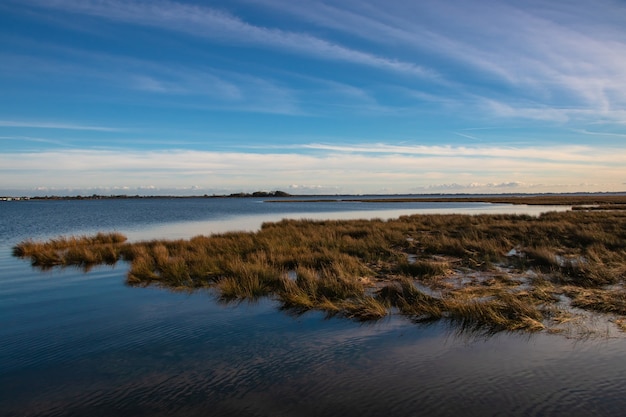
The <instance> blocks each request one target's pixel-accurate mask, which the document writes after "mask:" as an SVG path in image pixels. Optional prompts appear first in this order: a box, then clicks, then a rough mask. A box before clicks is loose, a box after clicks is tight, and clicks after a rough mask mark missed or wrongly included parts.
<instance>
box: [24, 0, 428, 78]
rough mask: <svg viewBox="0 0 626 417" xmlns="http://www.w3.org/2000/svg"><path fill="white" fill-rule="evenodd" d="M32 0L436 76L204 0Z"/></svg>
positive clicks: (220, 38)
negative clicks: (199, 1) (198, 1)
mask: <svg viewBox="0 0 626 417" xmlns="http://www.w3.org/2000/svg"><path fill="white" fill-rule="evenodd" d="M31 4H36V5H38V6H40V7H45V8H52V9H56V10H61V11H64V12H70V13H77V14H84V15H90V16H97V17H101V18H105V19H110V20H114V21H118V22H126V23H133V24H140V25H147V26H155V27H158V28H160V29H168V30H173V31H177V32H183V33H187V34H189V35H193V36H197V37H202V38H206V39H211V40H213V41H217V42H227V43H232V42H235V43H241V44H254V45H260V46H264V47H269V48H272V49H275V50H282V51H287V52H289V53H296V54H299V55H303V56H309V57H312V58H315V59H322V60H337V61H344V62H349V63H353V64H358V65H366V66H370V67H374V68H378V69H383V70H388V71H394V72H401V73H406V74H410V75H415V76H419V77H428V78H436V77H437V74H436V72H435V71H433V70H432V69H427V68H424V67H422V66H420V65H416V64H414V63H411V62H404V61H401V60H397V59H391V58H387V57H383V56H379V55H376V54H372V53H369V52H363V51H360V50H357V49H353V48H349V47H345V46H342V45H340V44H338V43H335V42H330V41H327V40H325V39H321V38H318V37H315V36H312V35H309V34H306V33H297V32H291V31H285V30H281V29H274V28H268V27H263V26H257V25H254V24H250V23H248V22H245V21H243V20H242V19H240V18H238V17H236V16H233V15H231V14H228V13H226V12H223V11H218V10H215V9H211V8H208V7H203V6H196V5H188V4H182V3H177V2H171V1H154V2H150V3H147V2H138V1H117V0H106V1H90V0H86V1H75V0H51V1H47V0H46V1H39V0H32V1H31Z"/></svg>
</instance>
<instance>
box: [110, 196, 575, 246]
mask: <svg viewBox="0 0 626 417" xmlns="http://www.w3.org/2000/svg"><path fill="white" fill-rule="evenodd" d="M297 204H300V203H289V206H292V207H295V205H297ZM306 204H307V205H308V206H310V205H311V204H315V203H306ZM335 204H336V205H339V204H341V203H335ZM373 204H380V203H373ZM390 204H397V203H390ZM414 205H415V204H414ZM415 206H416V207H413V208H402V209H392V208H389V209H382V210H371V209H370V210H348V211H323V212H319V211H309V212H307V211H294V212H281V213H264V214H257V215H238V216H232V217H223V218H220V219H219V220H202V221H187V222H176V223H168V224H163V225H151V226H149V227H145V226H143V227H140V228H131V229H128V230H121V231H122V232H123V233H124V234H125V235H126V236H127V237H128V238H129V239H130V240H131V241H137V240H145V239H159V238H169V239H183V238H190V237H193V236H197V235H200V234H202V235H210V234H215V233H225V232H231V231H256V230H258V229H259V228H260V227H261V225H262V224H263V223H265V222H277V221H280V220H282V219H295V220H297V219H312V220H329V219H330V220H354V219H376V218H378V219H383V220H388V219H393V218H398V217H400V216H410V215H413V214H470V215H477V214H528V215H531V216H537V215H539V214H541V213H546V212H549V211H568V210H571V207H570V206H534V205H521V204H520V205H512V204H490V203H463V204H456V205H453V206H452V207H449V205H448V206H447V207H441V205H438V204H437V203H420V204H419V205H415Z"/></svg>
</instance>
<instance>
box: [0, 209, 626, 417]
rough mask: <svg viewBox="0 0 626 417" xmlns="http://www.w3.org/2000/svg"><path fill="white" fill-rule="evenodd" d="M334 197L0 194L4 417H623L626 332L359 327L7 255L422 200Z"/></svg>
mask: <svg viewBox="0 0 626 417" xmlns="http://www.w3.org/2000/svg"><path fill="white" fill-rule="evenodd" d="M213 201H215V202H217V203H216V204H213V203H212V202H213ZM294 204H295V203H294ZM298 204H299V203H298ZM341 204H343V203H341ZM341 204H339V203H336V204H334V205H333V204H331V203H329V204H328V205H318V203H315V204H314V205H312V204H308V205H306V204H303V205H301V206H300V207H296V206H295V205H293V204H285V205H281V204H263V203H260V202H258V201H253V200H248V199H224V200H212V199H207V200H204V199H197V200H193V199H182V200H181V199H178V200H119V201H118V200H94V201H54V202H19V203H5V204H0V214H2V216H1V219H0V231H2V237H1V240H0V341H2V342H1V344H0V410H2V415H7V416H55V415H57V416H79V415H95V416H99V415H101V416H109V415H122V416H123V415H128V416H131V415H132V416H134V415H139V416H142V415H146V416H148V415H150V416H153V415H156V416H159V415H164V416H165V415H168V416H172V415H173V416H177V415H179V416H194V415H202V416H204V415H216V416H218V415H219V416H221V415H224V416H228V415H232V416H248V415H249V416H325V415H344V416H352V415H354V416H379V415H393V416H420V415H424V416H437V415H440V416H458V415H464V416H488V415H494V416H495V415H503V416H504V415H507V416H509V415H516V416H546V415H550V416H554V415H556V416H560V415H563V416H588V415H601V416H602V415H604V416H619V415H623V410H624V409H625V407H626V399H625V397H624V395H623V393H624V392H626V378H625V377H624V375H626V342H625V341H624V339H623V338H603V337H594V338H591V339H588V340H579V339H568V338H567V337H564V336H563V335H550V334H545V333H540V334H536V335H526V334H505V333H502V334H498V335H497V336H495V337H491V338H475V337H472V336H471V335H458V334H456V333H455V330H454V329H450V328H447V327H446V326H445V324H441V323H440V324H435V325H431V326H423V325H416V324H413V323H410V322H409V321H408V320H406V319H404V318H401V317H393V316H392V317H388V318H386V319H383V320H381V321H379V322H376V323H368V324H359V323H355V322H352V321H349V320H343V319H327V318H325V317H324V315H323V314H321V313H319V312H310V313H307V314H305V315H301V316H293V315H289V314H287V313H285V312H281V311H279V310H278V309H277V305H276V304H275V303H274V302H272V300H268V299H264V300H260V301H259V302H257V303H239V304H222V303H219V302H217V301H216V299H215V297H214V295H213V294H211V293H210V292H208V291H197V292H193V293H186V292H178V293H176V292H171V291H168V290H164V289H159V288H154V287H150V288H132V287H127V286H125V285H124V280H125V273H126V271H127V268H128V266H127V265H126V264H124V263H119V264H117V265H116V266H113V267H109V266H102V267H97V268H94V269H93V270H91V271H90V272H88V273H84V272H83V271H82V270H79V269H75V268H65V269H53V270H50V271H46V272H41V271H39V270H35V269H33V268H32V267H31V266H30V265H29V263H28V262H26V261H23V260H18V259H15V258H12V257H11V256H10V247H11V245H12V244H14V243H16V242H17V241H19V240H22V239H24V238H26V237H31V236H33V237H48V236H56V235H58V234H72V233H77V232H80V233H83V232H90V231H94V230H118V231H122V232H124V233H129V234H134V237H136V238H153V237H172V235H175V237H189V236H192V235H196V234H208V233H214V232H216V231H220V230H221V229H220V230H218V229H219V228H220V227H223V228H224V229H229V228H232V226H237V225H239V226H240V227H241V228H242V229H253V228H257V227H259V225H260V223H258V220H259V219H270V218H271V219H274V218H276V217H278V218H280V217H292V216H293V217H295V218H298V217H307V218H311V217H313V216H314V215H315V216H317V215H319V216H327V217H333V218H336V217H335V216H339V217H340V216H342V215H346V216H347V215H348V214H346V213H352V214H349V215H350V216H352V215H353V214H354V215H357V216H360V217H364V218H367V217H385V216H387V215H390V217H394V216H395V214H393V215H392V212H394V213H395V211H394V210H401V211H402V210H409V211H411V210H413V212H415V211H416V210H418V211H419V210H423V209H424V207H417V206H414V207H401V206H398V205H397V204H393V206H391V207H382V208H381V206H380V204H384V203H376V204H375V206H373V207H370V206H367V207H365V206H363V205H362V206H360V207H363V210H360V211H359V209H358V207H356V208H355V207H354V206H343V205H341ZM507 207H511V206H507ZM430 208H431V209H439V210H448V209H451V210H455V209H456V210H460V208H454V207H439V208H436V207H430ZM466 208H467V209H470V210H484V209H490V208H489V207H488V206H477V205H474V206H469V207H466ZM518 209H519V208H518ZM251 219H255V221H256V223H255V222H254V221H252V220H251ZM263 221H267V220H263ZM183 225H186V226H188V228H183V229H184V230H181V229H180V226H183Z"/></svg>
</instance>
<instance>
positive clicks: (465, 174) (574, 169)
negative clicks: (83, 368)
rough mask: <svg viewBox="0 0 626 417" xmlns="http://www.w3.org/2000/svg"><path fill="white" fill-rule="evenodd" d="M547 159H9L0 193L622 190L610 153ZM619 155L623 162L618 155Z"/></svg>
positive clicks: (332, 154)
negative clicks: (95, 190) (578, 187)
mask: <svg viewBox="0 0 626 417" xmlns="http://www.w3.org/2000/svg"><path fill="white" fill-rule="evenodd" d="M427 151H428V149H427ZM552 151H553V157H552V158H550V159H540V158H535V157H534V156H533V155H534V153H533V152H532V151H526V152H525V155H526V156H525V157H519V156H518V155H517V156H516V155H515V154H513V153H511V152H510V150H508V149H502V150H500V149H496V148H489V149H485V150H482V151H481V152H474V153H467V152H466V151H464V150H460V151H459V152H457V153H454V149H453V148H447V147H440V148H436V149H433V150H432V152H430V153H429V152H423V153H419V154H414V153H406V154H399V153H389V154H385V153H383V154H380V153H378V154H370V153H367V152H366V153H354V152H343V151H338V150H332V151H328V152H322V153H318V154H315V155H303V154H297V153H289V154H283V153H272V154H256V153H246V152H207V151H204V152H200V151H171V150H170V151H162V152H154V151H153V152H137V151H112V150H111V151H87V150H82V151H70V152H43V153H13V154H4V155H2V154H0V167H2V168H0V173H1V174H2V175H1V176H2V178H3V181H2V183H0V188H8V187H9V186H14V187H18V188H22V189H25V188H28V189H33V188H34V187H37V186H44V187H48V188H54V187H56V188H64V187H70V188H93V187H105V188H113V187H122V186H127V187H131V188H133V189H139V187H145V186H146V178H149V179H150V182H151V184H150V185H152V186H153V187H154V188H153V190H156V189H174V188H179V189H180V188H186V189H189V190H191V187H192V186H196V188H195V190H202V189H215V188H218V187H219V188H222V189H230V190H232V191H241V190H250V189H252V190H254V189H283V190H284V189H292V190H300V192H301V193H320V192H376V191H377V190H381V189H388V188H390V187H391V188H393V189H394V190H396V192H409V191H410V190H414V189H416V188H419V187H422V188H424V189H427V188H428V187H435V186H437V184H465V185H462V186H459V187H462V188H463V189H466V190H469V191H472V192H479V191H480V190H491V192H502V191H506V190H513V189H514V190H515V191H519V192H529V191H532V190H533V189H534V187H535V185H533V184H543V186H544V188H543V189H549V188H550V186H551V185H555V187H556V185H558V184H571V185H575V184H583V183H585V184H597V185H595V186H594V187H595V188H596V191H617V190H618V189H619V188H620V187H622V185H621V182H622V181H623V180H622V178H625V177H626V167H625V166H624V165H623V164H620V163H615V160H616V158H614V157H613V155H611V154H610V153H609V152H590V151H589V152H582V153H581V154H580V160H573V159H572V154H568V152H567V151H563V152H558V151H555V150H552ZM618 151H619V155H624V150H623V149H621V150H615V152H618ZM583 154H584V155H583ZM487 155H497V157H493V156H487ZM612 157H613V158H612ZM611 158H612V159H611ZM607 159H609V160H610V161H609V162H607ZM618 179H619V180H618ZM312 180H314V181H315V182H312ZM459 180H462V181H464V182H459ZM472 184H473V185H472ZM438 187H441V185H439V186H438ZM589 187H591V186H589ZM448 188H449V189H452V188H453V187H448ZM142 190H143V191H149V189H144V188H142ZM552 191H558V189H553V190H552Z"/></svg>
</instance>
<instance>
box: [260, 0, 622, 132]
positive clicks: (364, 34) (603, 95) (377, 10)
mask: <svg viewBox="0 0 626 417" xmlns="http://www.w3.org/2000/svg"><path fill="white" fill-rule="evenodd" d="M260 1H261V3H262V4H263V5H264V6H266V7H271V8H273V9H274V10H276V11H277V12H282V13H288V14H291V15H293V16H296V17H297V18H298V19H301V20H303V21H307V22H309V23H311V24H314V25H317V26H321V27H324V28H327V29H332V30H334V31H338V32H342V33H346V34H350V35H352V36H355V37H358V38H361V39H366V40H368V41H369V42H372V43H375V44H384V45H387V46H388V47H392V48H395V47H396V46H397V45H398V44H400V45H403V46H404V47H405V49H406V52H405V53H404V56H405V57H412V58H410V59H409V61H411V60H414V59H426V60H428V61H429V62H430V61H432V60H433V59H436V60H441V59H444V60H447V61H448V62H449V64H450V68H451V69H452V71H453V72H451V71H448V72H447V73H446V78H447V79H448V81H449V82H450V87H451V88H456V89H457V90H458V91H457V99H459V100H461V101H463V95H468V98H470V99H471V97H472V96H474V97H479V96H482V97H483V98H484V99H485V100H491V101H493V102H498V103H499V106H500V107H501V108H499V109H498V110H499V112H498V113H497V114H498V115H500V116H501V117H507V118H511V117H520V118H526V119H537V120H552V121H558V122H566V121H568V120H570V118H577V117H583V118H585V117H586V116H587V115H591V116H592V117H593V115H594V114H598V113H599V114H601V115H602V116H603V117H607V118H612V119H614V120H620V117H621V116H620V114H619V113H618V112H616V111H617V110H619V109H621V108H623V107H624V105H626V79H624V77H623V74H624V68H625V67H626V58H624V57H626V33H625V32H624V31H623V19H624V18H626V8H625V7H623V5H620V4H617V3H615V2H613V1H608V0H607V1H604V0H601V1H600V3H598V2H596V3H594V4H593V5H592V4H590V3H589V2H586V1H571V2H565V3H564V2H552V3H528V2H526V3H519V2H513V1H482V2H480V3H468V2H460V1H445V2H419V3H415V2H413V3H411V2H403V1H385V2H380V1H376V0H370V1H344V2H341V3H340V4H334V5H328V4H326V3H324V2H320V1H306V2H300V1H283V0H260ZM620 15H621V19H620ZM468 75H469V76H470V77H471V78H470V80H472V81H473V80H475V79H476V78H478V79H480V80H482V82H481V84H480V85H481V87H483V88H481V89H477V88H476V86H475V85H473V84H470V83H469V82H468V78H467V76H468ZM494 83H495V85H494ZM489 85H491V86H492V87H491V88H493V89H494V90H493V91H490V90H489V89H485V88H484V86H489ZM502 86H506V87H507V88H508V89H513V90H512V91H515V95H516V96H518V97H521V98H524V99H525V100H526V104H522V105H519V104H517V103H516V102H515V101H507V100H506V99H504V97H502V96H500V92H501V90H502ZM494 91H497V92H498V94H494ZM486 110H488V109H486ZM575 110H587V112H576V111H575Z"/></svg>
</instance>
